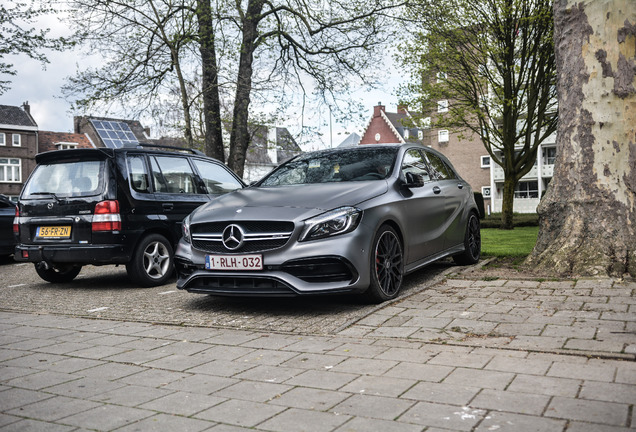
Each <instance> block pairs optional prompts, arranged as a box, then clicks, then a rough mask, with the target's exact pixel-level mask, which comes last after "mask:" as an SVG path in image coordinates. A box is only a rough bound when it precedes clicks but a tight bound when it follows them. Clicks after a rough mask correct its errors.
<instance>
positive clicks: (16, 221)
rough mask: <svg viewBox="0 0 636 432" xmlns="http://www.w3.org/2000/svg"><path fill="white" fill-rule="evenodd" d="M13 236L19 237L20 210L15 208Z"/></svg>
mask: <svg viewBox="0 0 636 432" xmlns="http://www.w3.org/2000/svg"><path fill="white" fill-rule="evenodd" d="M13 234H15V235H17V236H19V235H20V209H19V208H18V206H15V218H13Z"/></svg>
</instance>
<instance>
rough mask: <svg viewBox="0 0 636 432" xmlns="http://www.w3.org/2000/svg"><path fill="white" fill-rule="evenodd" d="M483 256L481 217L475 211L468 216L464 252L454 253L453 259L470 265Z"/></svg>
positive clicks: (458, 262) (460, 263)
mask: <svg viewBox="0 0 636 432" xmlns="http://www.w3.org/2000/svg"><path fill="white" fill-rule="evenodd" d="M480 257H481V232H480V226H479V218H478V217H477V215H476V214H475V213H471V214H470V216H468V222H467V223H466V234H465V235H464V252H462V253H461V254H459V255H454V256H453V260H454V261H455V262H456V263H457V264H459V265H470V264H476V263H478V262H479V258H480Z"/></svg>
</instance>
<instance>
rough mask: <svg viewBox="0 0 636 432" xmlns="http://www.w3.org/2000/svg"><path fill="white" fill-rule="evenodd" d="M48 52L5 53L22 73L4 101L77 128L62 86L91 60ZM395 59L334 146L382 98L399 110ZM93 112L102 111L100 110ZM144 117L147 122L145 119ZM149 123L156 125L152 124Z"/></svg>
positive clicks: (58, 128)
mask: <svg viewBox="0 0 636 432" xmlns="http://www.w3.org/2000/svg"><path fill="white" fill-rule="evenodd" d="M42 25H43V26H44V27H48V28H51V35H52V36H57V35H63V34H64V31H65V28H66V27H65V26H64V25H63V24H61V23H59V22H58V20H57V19H56V18H52V19H47V20H46V21H44V22H43V24H42ZM47 56H48V58H49V60H50V63H48V64H46V65H45V66H44V69H43V67H42V65H41V64H40V63H39V62H37V61H35V60H31V59H29V58H28V57H27V56H8V57H5V61H8V62H11V63H13V64H14V68H15V70H16V71H17V72H18V74H17V75H16V76H13V77H10V79H11V80H12V83H11V89H10V90H9V91H8V92H6V93H5V94H4V95H2V96H1V101H0V104H2V105H13V106H20V105H22V103H24V102H28V103H29V105H30V106H31V115H32V116H33V118H34V119H35V121H36V123H37V124H38V127H39V129H40V130H45V131H55V132H73V115H72V114H71V112H70V104H69V103H67V102H66V101H65V100H64V99H63V98H62V96H61V87H62V85H63V84H64V78H65V77H67V76H69V75H73V74H74V73H75V71H76V70H77V67H78V66H77V65H82V64H86V63H87V62H88V60H87V59H86V58H85V57H84V56H82V55H81V54H80V52H79V50H76V51H68V52H62V53H59V52H49V53H48V55H47ZM93 61H94V60H93ZM392 63H393V62H392V60H391V56H390V55H387V56H386V68H388V69H389V70H390V71H391V72H390V73H389V78H388V79H387V80H386V85H384V86H383V88H382V89H378V90H374V91H370V92H366V91H364V92H363V91H361V92H359V93H358V94H356V97H357V98H359V99H360V101H361V102H362V103H363V104H364V106H365V107H366V108H367V113H368V116H367V117H365V120H364V121H363V122H362V123H361V124H357V123H356V124H348V125H347V126H346V127H345V125H342V124H337V123H334V124H333V128H332V131H333V145H334V146H336V145H338V144H339V143H340V142H342V141H343V140H344V139H345V138H346V137H347V136H348V134H349V133H351V132H357V133H360V131H361V130H362V129H363V128H364V127H365V126H366V122H367V121H368V119H369V118H370V116H371V113H372V112H373V106H375V105H377V104H378V102H382V104H383V105H385V106H386V107H387V111H390V112H394V111H396V105H397V97H396V96H395V95H394V93H395V90H396V87H397V85H398V84H399V83H400V82H401V81H402V80H401V78H400V77H399V74H398V73H397V72H396V71H395V70H394V69H393V64H392ZM92 114H93V115H96V116H99V115H102V114H100V113H92ZM308 117H309V116H308ZM140 120H141V121H142V123H144V122H143V119H140ZM145 126H151V127H152V125H145ZM279 126H287V127H289V129H290V130H291V132H292V133H297V132H298V131H296V130H293V125H284V124H283V125H279ZM321 131H322V134H323V135H322V143H321V144H319V143H317V144H318V145H319V146H321V147H328V146H329V145H330V130H329V127H328V126H324V127H322V128H321ZM151 133H152V131H151Z"/></svg>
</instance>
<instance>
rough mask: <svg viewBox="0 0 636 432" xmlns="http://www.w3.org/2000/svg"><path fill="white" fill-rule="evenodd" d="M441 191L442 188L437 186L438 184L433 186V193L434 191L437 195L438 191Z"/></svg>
mask: <svg viewBox="0 0 636 432" xmlns="http://www.w3.org/2000/svg"><path fill="white" fill-rule="evenodd" d="M441 191H442V190H441V189H440V188H439V186H435V187H434V188H433V193H434V194H435V195H439V193H440V192H441Z"/></svg>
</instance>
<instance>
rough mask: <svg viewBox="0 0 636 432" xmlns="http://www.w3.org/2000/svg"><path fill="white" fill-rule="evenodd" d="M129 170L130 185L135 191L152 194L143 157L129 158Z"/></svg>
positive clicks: (132, 156) (134, 156) (133, 156)
mask: <svg viewBox="0 0 636 432" xmlns="http://www.w3.org/2000/svg"><path fill="white" fill-rule="evenodd" d="M128 170H129V176H130V184H131V186H132V188H133V190H134V191H136V192H141V193H149V192H150V181H149V176H148V172H147V171H146V160H145V158H144V157H143V156H142V155H131V156H128Z"/></svg>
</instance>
